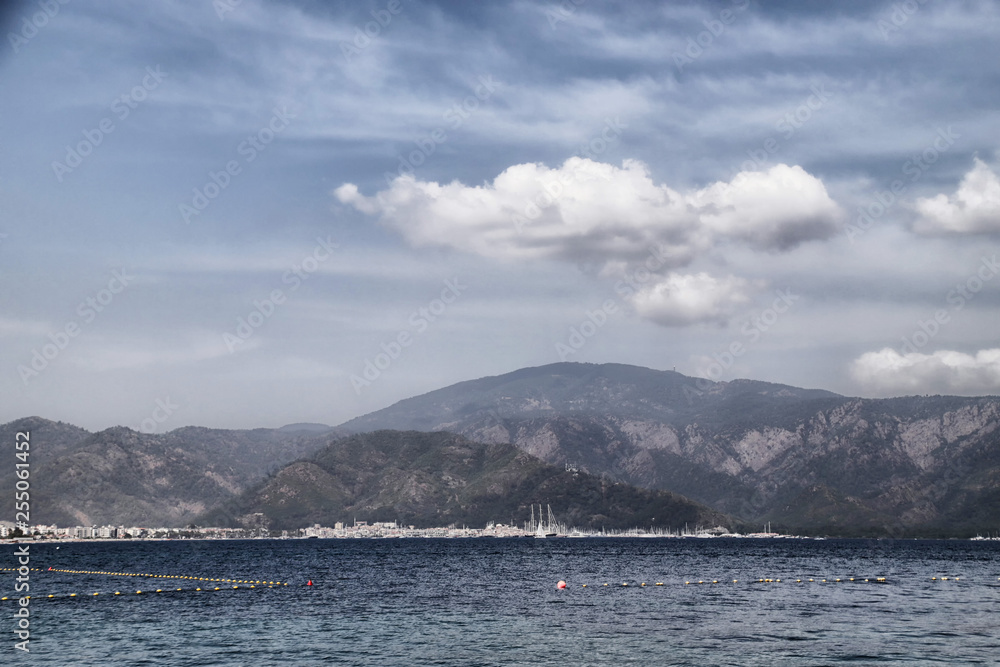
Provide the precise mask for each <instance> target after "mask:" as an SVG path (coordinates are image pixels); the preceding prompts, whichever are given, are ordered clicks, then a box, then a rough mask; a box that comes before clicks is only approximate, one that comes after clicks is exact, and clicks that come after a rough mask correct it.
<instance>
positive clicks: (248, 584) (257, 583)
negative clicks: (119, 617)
mask: <svg viewBox="0 0 1000 667" xmlns="http://www.w3.org/2000/svg"><path fill="white" fill-rule="evenodd" d="M18 569H19V568H8V567H4V568H0V571H3V572H17V571H18ZM30 571H31V572H59V573H63V574H89V575H104V576H109V577H141V578H145V579H146V580H150V581H151V580H155V579H175V580H181V579H184V580H188V581H191V582H192V583H193V582H206V583H207V584H208V585H205V584H199V585H197V586H196V587H195V588H156V589H150V588H147V589H145V590H143V589H137V590H136V591H135V592H134V593H130V592H122V591H114V592H113V593H112V592H105V593H102V592H100V591H98V592H96V593H88V594H86V595H80V594H77V593H66V594H60V595H56V594H49V595H35V596H32V595H24V596H17V595H15V596H5V597H0V601H4V600H19V599H21V598H22V597H23V598H26V599H32V600H48V599H60V598H61V599H66V598H96V597H99V596H101V595H104V596H105V597H116V596H118V597H121V596H128V595H148V594H152V593H184V592H203V591H212V592H214V591H224V590H249V589H263V588H281V587H285V586H288V582H287V581H269V580H267V579H233V578H225V577H196V576H191V575H184V574H153V573H148V572H112V571H106V570H66V569H59V568H54V567H49V568H46V569H44V570H43V569H42V568H37V567H35V568H30ZM211 584H231V586H221V585H219V586H212V585H211ZM240 584H244V585H243V586H240ZM36 585H37V584H36ZM203 585H204V586H205V587H204V588H202V586H203ZM307 585H308V586H313V582H312V579H310V580H309V583H308V584H307Z"/></svg>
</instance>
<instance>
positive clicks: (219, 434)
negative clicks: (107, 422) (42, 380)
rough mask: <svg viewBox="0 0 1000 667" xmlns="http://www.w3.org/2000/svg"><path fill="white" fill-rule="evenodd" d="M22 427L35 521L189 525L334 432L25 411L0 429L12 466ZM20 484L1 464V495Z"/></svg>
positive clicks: (1, 449)
mask: <svg viewBox="0 0 1000 667" xmlns="http://www.w3.org/2000/svg"><path fill="white" fill-rule="evenodd" d="M24 430H29V431H30V433H31V449H30V452H31V454H30V461H31V522H32V523H56V524H59V525H63V526H65V525H94V524H97V525H103V524H115V525H119V524H127V525H157V526H183V525H185V524H187V523H189V522H190V521H191V519H192V518H194V517H195V516H196V515H198V514H200V513H202V512H204V511H205V510H206V509H208V508H210V507H213V506H215V505H217V504H219V503H221V502H223V501H225V500H227V499H229V498H232V497H234V496H236V495H238V494H239V493H241V492H242V491H244V490H245V489H246V488H247V487H249V486H250V485H252V484H254V483H256V482H258V481H260V480H261V479H262V478H264V476H265V475H266V474H267V473H268V472H269V471H273V470H276V469H277V468H278V467H280V466H281V465H283V464H285V463H287V462H289V461H293V460H295V459H297V458H300V457H302V456H305V455H307V454H310V453H312V452H314V451H316V450H318V449H319V448H320V447H322V446H324V445H325V444H327V443H328V442H329V441H330V438H331V435H330V433H331V432H330V431H328V432H327V433H323V432H322V431H321V430H319V429H316V428H313V429H312V430H310V429H300V428H292V429H286V430H282V429H277V430H275V429H255V430H251V431H240V430H222V429H208V428H199V427H186V428H180V429H176V430H174V431H170V432H169V433H165V434H144V433H138V432H136V431H133V430H131V429H128V428H124V427H115V428H111V429H107V430H105V431H101V432H99V433H88V432H87V431H85V430H83V429H79V428H77V427H74V426H70V425H68V424H62V423H60V422H52V421H49V420H45V419H41V418H39V417H29V418H26V419H20V420H17V421H14V422H10V423H8V424H4V425H2V426H0V437H2V438H3V440H2V441H0V453H2V455H3V456H4V457H5V458H6V459H7V460H9V461H11V462H13V461H14V441H15V440H14V433H16V432H17V431H24ZM15 482H16V478H15V476H14V466H13V465H10V466H6V467H3V468H0V496H3V497H9V498H11V499H13V498H14V484H15ZM11 507H13V500H12V503H11ZM4 518H8V517H4ZM10 518H12V517H10Z"/></svg>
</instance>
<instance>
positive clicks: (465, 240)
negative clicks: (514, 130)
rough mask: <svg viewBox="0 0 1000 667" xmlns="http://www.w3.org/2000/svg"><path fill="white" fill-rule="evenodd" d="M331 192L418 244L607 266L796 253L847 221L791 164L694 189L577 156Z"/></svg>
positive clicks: (634, 167)
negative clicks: (747, 252)
mask: <svg viewBox="0 0 1000 667" xmlns="http://www.w3.org/2000/svg"><path fill="white" fill-rule="evenodd" d="M334 194H335V196H336V197H337V199H339V200H340V201H341V202H342V203H345V204H349V205H351V206H354V207H355V208H356V209H358V210H359V211H361V212H363V213H366V214H368V215H378V216H380V219H381V221H382V223H383V224H385V225H387V226H389V227H391V228H393V229H395V230H396V231H398V232H399V233H400V234H402V235H403V236H404V237H405V238H406V239H407V241H409V242H410V243H411V244H413V245H416V246H426V245H443V246H450V247H454V248H457V249H460V250H464V251H467V252H472V253H476V254H479V255H483V256H487V257H500V258H518V259H527V258H538V259H562V260H568V261H574V262H580V263H586V264H590V265H597V266H599V267H601V266H605V265H607V264H609V263H613V262H621V261H634V260H638V259H640V258H642V257H644V256H645V255H647V254H648V253H649V250H650V248H652V247H657V248H660V251H661V253H662V254H663V255H665V256H666V257H667V258H668V262H667V263H666V265H665V266H664V268H665V269H669V268H672V267H678V266H684V265H686V264H688V263H690V262H691V261H692V260H693V259H694V258H696V257H697V256H698V255H700V254H703V253H704V252H705V251H707V250H708V249H710V248H711V247H712V246H713V245H714V244H717V243H723V242H738V243H746V244H748V245H750V246H751V247H753V248H755V249H759V250H775V251H777V250H788V249H790V248H792V247H794V246H796V245H798V244H800V243H803V242H805V241H808V240H812V239H822V238H827V237H829V236H831V235H832V234H833V233H834V232H835V225H834V223H835V221H836V219H837V218H838V216H839V209H838V207H837V205H836V204H835V203H834V202H833V200H831V199H830V197H829V196H828V195H827V192H826V188H825V187H824V186H823V183H822V182H821V181H820V180H819V179H817V178H816V177H814V176H812V175H810V174H808V173H807V172H806V171H805V170H804V169H802V168H801V167H798V166H794V167H790V166H787V165H784V164H779V165H776V166H774V167H772V168H771V169H769V170H767V171H765V172H741V173H739V174H737V175H736V176H735V177H734V178H733V180H732V181H731V182H729V183H715V184H713V185H710V186H709V187H706V188H704V189H702V190H698V191H693V192H687V193H681V192H678V191H676V190H673V189H671V188H670V187H669V186H667V185H657V184H655V183H654V182H653V180H652V178H651V177H650V174H649V170H648V168H647V167H646V165H645V164H643V163H642V162H639V161H637V160H626V161H625V162H623V164H622V166H621V167H616V166H614V165H610V164H605V163H601V162H595V161H593V160H589V159H585V158H577V157H574V158H570V159H568V160H566V162H564V163H563V165H562V166H561V167H559V168H556V169H551V168H548V167H546V166H544V165H541V164H518V165H514V166H512V167H509V168H508V169H506V170H505V171H504V172H503V173H501V174H500V175H499V176H497V177H496V179H494V181H493V182H492V183H485V184H483V185H480V186H467V185H465V184H463V183H460V182H458V181H453V182H451V183H449V184H446V185H442V184H440V183H436V182H427V181H419V180H417V179H415V178H414V177H413V176H410V175H405V176H400V177H398V178H396V179H395V180H394V181H393V182H392V185H391V187H390V188H389V189H388V190H383V191H381V192H379V193H377V194H376V195H375V196H373V197H365V196H364V195H362V194H361V193H360V192H358V189H357V187H356V186H355V185H353V184H351V183H346V184H344V185H342V186H340V187H339V188H337V189H336V191H335V192H334Z"/></svg>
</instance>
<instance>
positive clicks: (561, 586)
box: [556, 579, 566, 588]
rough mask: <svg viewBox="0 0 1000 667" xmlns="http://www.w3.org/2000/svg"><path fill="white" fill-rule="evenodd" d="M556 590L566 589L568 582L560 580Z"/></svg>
mask: <svg viewBox="0 0 1000 667" xmlns="http://www.w3.org/2000/svg"><path fill="white" fill-rule="evenodd" d="M556 588H566V582H565V581H563V580H562V579H560V580H559V583H558V584H556Z"/></svg>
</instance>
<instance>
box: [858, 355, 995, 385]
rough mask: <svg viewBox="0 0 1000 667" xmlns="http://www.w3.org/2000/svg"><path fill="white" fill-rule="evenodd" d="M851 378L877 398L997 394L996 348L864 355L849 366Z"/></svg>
mask: <svg viewBox="0 0 1000 667" xmlns="http://www.w3.org/2000/svg"><path fill="white" fill-rule="evenodd" d="M851 374H852V375H853V376H854V378H855V379H856V380H857V381H858V382H860V383H861V384H862V385H863V386H865V387H867V388H868V389H870V390H872V391H875V392H878V393H880V394H893V393H908V394H912V393H945V394H970V393H984V394H997V393H1000V348H992V349H988V350H980V351H979V352H977V353H976V354H974V355H972V354H965V353H962V352H955V351H951V350H938V351H937V352H934V353H933V354H923V353H920V352H909V353H907V354H900V353H899V352H897V351H896V350H893V349H892V348H884V349H882V350H879V351H878V352H867V353H865V354H863V355H861V356H860V357H858V358H857V359H855V361H854V363H853V364H852V365H851Z"/></svg>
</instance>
